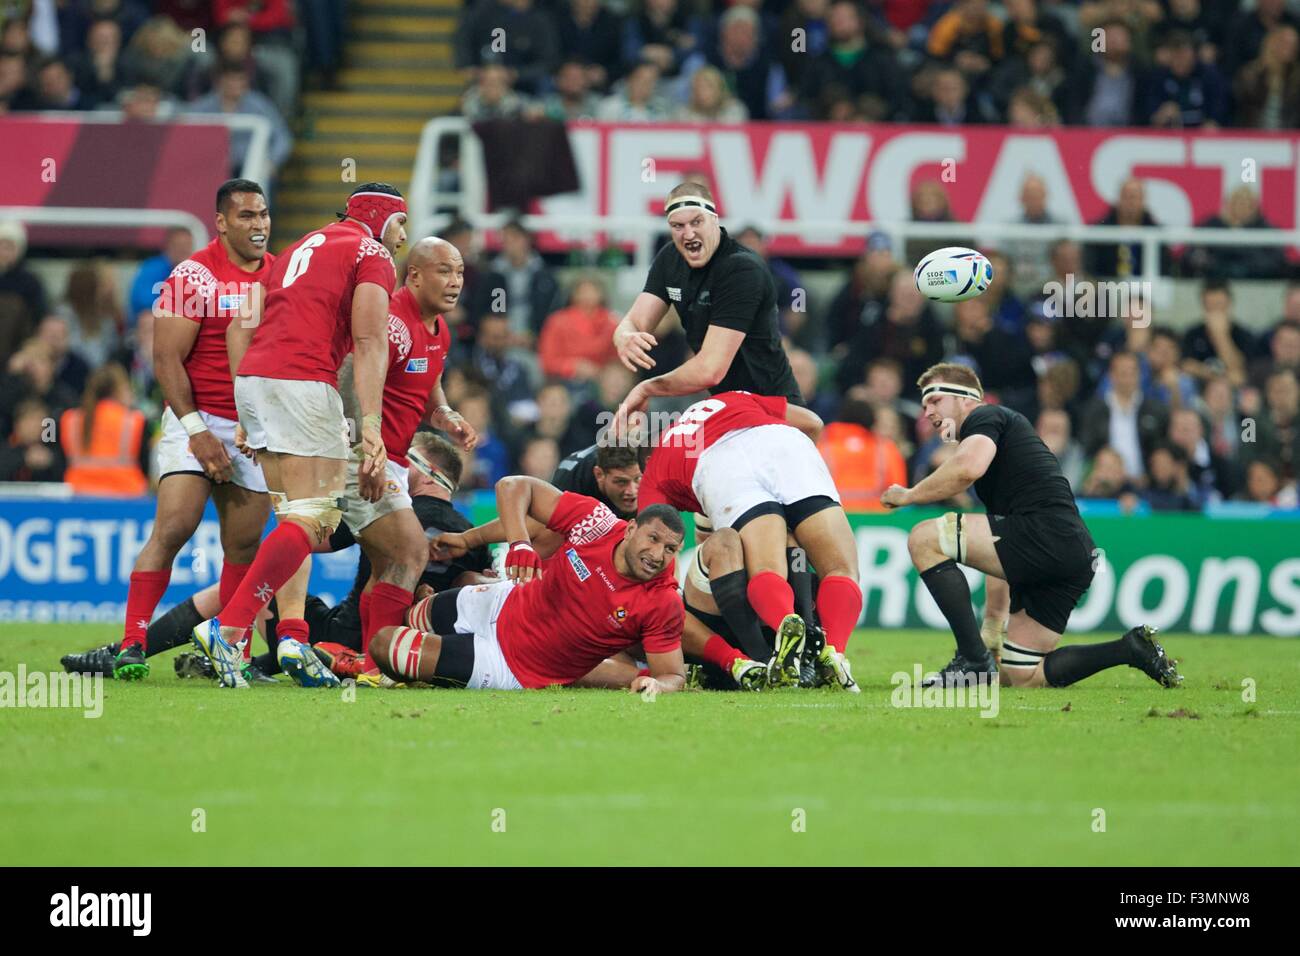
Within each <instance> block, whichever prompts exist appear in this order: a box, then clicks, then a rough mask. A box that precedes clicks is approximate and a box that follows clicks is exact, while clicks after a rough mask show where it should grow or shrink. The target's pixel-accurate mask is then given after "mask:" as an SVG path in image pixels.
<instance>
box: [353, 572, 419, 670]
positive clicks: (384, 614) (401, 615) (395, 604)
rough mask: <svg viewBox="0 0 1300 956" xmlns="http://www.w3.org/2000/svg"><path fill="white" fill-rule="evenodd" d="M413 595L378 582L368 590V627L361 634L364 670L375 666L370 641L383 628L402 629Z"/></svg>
mask: <svg viewBox="0 0 1300 956" xmlns="http://www.w3.org/2000/svg"><path fill="white" fill-rule="evenodd" d="M414 598H415V593H414V592H412V591H408V590H406V588H399V587H398V586H397V585H396V584H388V583H387V582H385V581H380V582H379V583H378V584H376V585H375V586H374V587H373V588H371V590H370V626H369V627H367V628H365V629H364V630H363V631H362V632H361V653H363V654H365V655H366V664H365V666H366V670H372V669H373V668H374V667H375V666H376V664H375V659H374V658H373V657H371V656H370V639H371V637H372V636H374V635H375V634H376V633H378V632H379V630H380V629H382V628H385V627H402V622H403V621H404V620H405V619H406V609H407V608H408V607H410V606H411V601H412V600H413V599H414Z"/></svg>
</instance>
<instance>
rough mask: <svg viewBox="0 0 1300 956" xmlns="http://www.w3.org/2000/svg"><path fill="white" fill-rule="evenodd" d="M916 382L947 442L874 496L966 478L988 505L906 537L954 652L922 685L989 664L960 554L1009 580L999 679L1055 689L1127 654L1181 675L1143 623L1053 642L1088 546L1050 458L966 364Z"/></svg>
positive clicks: (951, 488)
mask: <svg viewBox="0 0 1300 956" xmlns="http://www.w3.org/2000/svg"><path fill="white" fill-rule="evenodd" d="M917 385H919V386H920V388H921V407H922V409H923V411H924V414H925V416H926V418H928V419H929V420H930V424H932V425H933V426H934V428H935V430H936V431H937V432H939V433H940V434H945V433H946V432H950V433H952V434H954V435H955V436H956V439H957V441H958V442H959V444H958V445H957V450H956V452H955V453H954V454H953V455H952V456H951V457H950V458H948V460H947V461H945V462H944V463H943V464H942V465H940V466H939V467H938V468H937V469H935V471H934V473H933V474H931V475H929V476H928V477H926V478H925V479H923V480H922V481H920V482H919V483H917V485H916V486H915V487H913V488H904V487H902V486H901V485H891V486H890V487H889V488H888V489H887V490H886V491H885V494H884V495H883V496H882V498H881V501H882V502H883V503H884V504H885V505H886V507H890V508H901V507H904V506H906V505H924V504H933V503H934V502H938V501H947V500H948V499H950V498H953V497H955V496H957V495H959V494H961V493H962V492H964V491H966V490H967V489H968V488H970V487H971V486H972V485H973V486H974V488H975V493H976V494H978V495H979V499H980V501H982V502H983V503H984V506H985V507H986V508H987V511H988V513H987V514H956V513H954V512H948V513H947V514H945V515H943V516H942V517H939V518H934V519H932V520H927V521H923V522H921V523H920V524H918V525H917V526H916V527H914V528H913V529H912V532H911V534H910V535H908V539H907V547H908V551H910V552H911V555H912V563H913V564H914V565H915V566H916V569H917V571H919V572H920V574H921V580H922V581H923V582H924V583H925V586H926V588H927V589H928V590H929V592H930V595H931V596H932V597H933V598H934V601H935V604H937V605H938V606H939V610H940V611H942V612H943V616H944V617H945V618H946V619H947V621H948V624H949V626H950V627H951V628H952V632H953V637H955V638H956V641H957V653H956V655H955V656H954V657H953V659H952V661H951V662H950V663H949V664H948V666H946V667H945V668H944V669H943V670H942V671H940V672H939V673H938V674H937V675H935V676H934V677H933V678H932V679H931V681H929V683H932V684H933V683H938V684H944V685H947V686H953V685H956V684H958V683H963V684H967V685H969V684H970V683H972V682H979V681H989V680H992V676H993V675H994V674H997V673H999V667H998V665H997V664H996V663H995V662H994V660H993V656H992V654H990V653H989V650H988V648H987V647H986V646H985V642H984V639H983V638H982V637H981V635H980V626H979V624H977V623H976V621H975V612H974V610H973V609H972V607H971V594H970V586H969V585H968V584H967V582H966V576H965V575H964V574H962V571H961V568H959V567H958V564H964V565H966V566H967V567H971V568H976V569H978V570H980V571H983V572H984V573H985V574H986V575H991V576H992V577H993V578H996V579H1000V580H1001V581H1005V582H1007V583H1008V584H1009V585H1010V605H1009V609H1010V620H1009V621H1008V623H1007V629H1006V638H1005V639H1004V641H1003V644H1002V660H1001V668H1000V673H1001V683H1003V684H1007V685H1010V686H1015V687H1043V686H1050V687H1066V686H1068V685H1070V684H1073V683H1075V682H1076V681H1080V680H1083V679H1084V678H1085V677H1089V676H1091V675H1093V674H1095V673H1097V672H1098V671H1100V670H1104V669H1105V668H1108V667H1118V666H1120V665H1124V664H1127V665H1128V666H1129V667H1135V668H1137V669H1138V670H1141V671H1142V672H1143V673H1144V674H1146V675H1147V676H1148V677H1150V678H1151V679H1152V680H1154V681H1156V682H1157V683H1159V684H1161V685H1162V686H1164V687H1174V686H1176V685H1177V684H1178V683H1179V682H1180V681H1181V680H1182V677H1180V676H1179V674H1178V672H1177V670H1176V669H1175V666H1174V662H1173V661H1172V660H1170V659H1169V658H1168V657H1167V656H1166V654H1165V650H1164V648H1163V647H1161V646H1160V644H1159V643H1157V642H1156V641H1155V639H1154V637H1153V635H1154V633H1155V628H1153V627H1150V626H1148V625H1145V624H1140V625H1138V626H1137V627H1135V628H1133V629H1132V630H1130V631H1129V632H1128V633H1126V634H1125V635H1124V636H1123V637H1121V638H1119V639H1118V640H1115V641H1109V642H1107V643H1102V644H1074V645H1071V646H1069V647H1058V645H1059V644H1060V642H1061V635H1062V634H1064V633H1065V628H1066V625H1067V624H1068V623H1069V619H1070V612H1071V611H1072V610H1073V609H1074V607H1075V605H1076V604H1078V602H1079V599H1080V598H1081V597H1083V594H1084V592H1086V591H1087V590H1088V587H1089V586H1090V585H1091V584H1092V578H1093V573H1094V567H1095V564H1094V562H1095V561H1096V556H1097V551H1096V549H1095V548H1094V546H1093V541H1092V535H1091V534H1089V532H1088V528H1087V526H1086V525H1085V524H1084V523H1083V519H1082V518H1081V517H1080V515H1079V508H1078V505H1077V504H1075V500H1074V494H1073V493H1072V492H1071V491H1070V485H1069V483H1068V482H1067V481H1066V480H1065V478H1064V477H1063V476H1062V475H1061V467H1060V465H1059V464H1058V462H1057V460H1056V456H1055V455H1053V454H1052V453H1051V451H1049V450H1048V448H1047V446H1046V445H1044V444H1043V441H1042V439H1041V438H1039V437H1038V435H1037V434H1036V433H1035V431H1034V426H1033V425H1032V424H1030V422H1029V420H1028V419H1026V418H1025V417H1024V416H1023V415H1021V414H1019V413H1018V412H1014V411H1012V410H1010V409H1008V408H1004V407H1002V406H998V405H987V404H985V403H984V389H983V386H982V385H981V384H980V380H979V377H978V376H977V375H976V374H975V373H974V372H973V371H971V369H969V368H967V367H966V366H964V365H953V364H948V363H941V364H939V365H934V366H931V367H930V368H929V369H928V370H927V371H926V372H925V374H923V375H922V376H921V377H920V378H919V379H918V380H917ZM990 590H991V595H990V601H991V602H1000V600H1001V599H1002V596H1001V595H1000V594H998V591H999V588H998V586H997V585H996V584H994V585H992V587H991V588H990Z"/></svg>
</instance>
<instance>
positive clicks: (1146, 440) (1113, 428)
mask: <svg viewBox="0 0 1300 956" xmlns="http://www.w3.org/2000/svg"><path fill="white" fill-rule="evenodd" d="M1110 383H1111V387H1110V389H1109V390H1108V391H1107V392H1106V394H1105V395H1094V396H1093V397H1092V398H1091V399H1090V400H1089V401H1088V402H1087V404H1085V405H1084V408H1083V413H1082V416H1081V419H1082V420H1081V422H1080V425H1081V427H1080V432H1079V440H1080V441H1081V442H1082V443H1083V450H1084V451H1085V452H1087V454H1089V455H1095V454H1097V452H1098V451H1099V450H1100V449H1101V448H1102V447H1103V446H1105V445H1109V446H1110V447H1111V448H1113V449H1115V450H1116V451H1117V452H1119V456H1120V458H1121V459H1122V460H1123V462H1124V473H1125V474H1126V475H1128V477H1129V478H1131V479H1132V480H1133V481H1135V482H1140V481H1142V476H1143V475H1144V474H1145V468H1144V466H1143V462H1144V461H1145V460H1146V456H1147V455H1148V454H1149V453H1150V452H1151V450H1152V449H1154V448H1155V446H1156V444H1157V443H1158V442H1159V441H1160V440H1161V439H1163V438H1164V434H1165V429H1166V426H1167V423H1168V420H1169V413H1168V411H1167V410H1166V409H1165V407H1164V406H1163V405H1161V404H1160V403H1159V402H1157V401H1155V400H1154V399H1151V398H1144V397H1143V395H1142V391H1141V376H1140V373H1139V366H1138V357H1137V356H1136V355H1134V354H1133V353H1132V352H1116V353H1115V354H1114V355H1113V356H1111V359H1110Z"/></svg>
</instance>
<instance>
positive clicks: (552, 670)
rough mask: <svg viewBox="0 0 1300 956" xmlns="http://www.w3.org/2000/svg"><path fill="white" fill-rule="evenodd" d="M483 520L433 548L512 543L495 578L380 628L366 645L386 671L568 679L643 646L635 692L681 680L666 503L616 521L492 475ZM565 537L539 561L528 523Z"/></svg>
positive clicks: (445, 681)
mask: <svg viewBox="0 0 1300 956" xmlns="http://www.w3.org/2000/svg"><path fill="white" fill-rule="evenodd" d="M497 511H498V513H499V514H500V516H501V517H500V518H499V519H498V520H497V521H496V522H493V523H492V526H491V527H493V528H495V529H499V531H500V534H496V535H493V534H485V533H484V532H485V530H486V529H487V528H488V527H489V526H483V527H480V528H472V529H470V530H469V531H466V532H464V533H462V534H454V535H442V536H440V537H439V539H438V540H437V542H436V543H437V544H438V545H439V547H440V548H441V552H440V553H442V554H444V555H445V556H447V557H455V556H456V555H457V554H458V553H464V551H465V550H468V549H470V548H474V547H479V546H481V545H484V544H490V543H493V542H494V541H509V542H510V548H509V551H508V552H507V555H506V566H505V573H506V576H507V580H505V581H503V582H501V583H500V584H489V585H480V586H477V587H468V588H456V589H453V590H451V591H446V592H443V593H442V594H438V595H436V596H434V597H433V598H432V599H430V600H427V601H421V602H419V603H418V604H417V605H416V606H415V607H413V608H412V609H411V618H412V620H413V623H414V625H415V626H412V627H387V628H383V629H381V630H380V631H379V633H378V634H377V635H375V638H374V642H373V643H372V645H371V652H372V654H373V655H374V657H375V659H376V660H377V661H378V662H379V666H380V669H381V670H383V671H384V673H386V674H387V675H388V676H389V677H390V678H391V679H392V680H394V681H420V682H424V683H429V684H434V685H439V686H446V687H470V688H474V689H476V690H482V689H497V690H518V689H520V688H537V687H548V686H550V685H552V684H566V685H567V684H573V683H575V682H577V681H579V680H581V679H582V678H584V677H585V676H586V675H588V674H589V673H590V672H591V671H592V670H593V669H595V668H596V667H597V666H598V665H600V664H602V663H603V662H604V661H605V660H606V659H608V658H610V657H613V656H614V655H616V654H618V652H619V651H622V650H625V649H626V648H628V647H631V646H633V645H638V644H639V645H641V647H642V648H643V649H644V653H645V659H646V661H647V663H648V664H649V673H647V674H641V675H639V676H637V677H636V678H635V679H634V680H633V681H632V682H631V688H632V689H633V690H637V691H640V690H651V691H653V692H657V693H660V692H670V691H677V690H681V688H682V687H683V686H684V685H685V683H686V665H685V663H684V661H683V659H682V647H681V633H682V614H683V612H682V602H681V598H680V597H679V596H678V594H677V582H676V580H675V578H674V577H673V559H674V557H675V556H676V554H677V552H678V550H679V549H680V548H681V545H682V539H683V538H684V536H685V528H684V527H683V525H682V520H681V517H680V516H679V515H678V514H677V513H676V512H675V511H673V509H671V508H669V507H667V506H664V505H660V506H657V507H651V508H643V509H642V510H641V512H640V513H639V514H638V515H637V516H636V518H634V519H632V520H631V521H623V520H621V519H620V518H618V516H616V515H615V514H614V513H613V512H612V511H610V510H609V508H607V507H606V506H605V505H603V504H601V503H600V502H598V501H596V500H595V499H594V498H588V497H586V496H585V495H576V494H573V493H572V492H560V491H558V490H557V489H556V488H554V487H553V486H552V485H549V484H547V483H546V482H544V481H540V480H539V479H536V478H528V477H522V476H514V477H509V478H502V479H501V480H500V481H499V482H497ZM537 525H541V526H543V527H545V528H546V529H547V530H548V531H549V532H550V533H551V534H554V535H559V536H560V537H561V538H562V539H563V544H562V546H561V548H560V549H559V550H558V551H557V552H556V553H555V554H553V555H552V556H551V557H549V558H546V559H545V560H543V559H542V558H541V557H540V556H539V555H538V553H537V551H536V549H535V548H534V547H533V544H532V537H533V536H532V531H531V530H530V529H531V528H534V527H536V526H537Z"/></svg>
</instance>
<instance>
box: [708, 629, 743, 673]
mask: <svg viewBox="0 0 1300 956" xmlns="http://www.w3.org/2000/svg"><path fill="white" fill-rule="evenodd" d="M700 656H701V657H703V658H704V659H705V660H706V661H708V662H709V663H710V664H713V665H714V666H716V667H721V668H722V669H723V670H724V671H726V672H727V673H728V674H730V673H731V665H732V662H733V661H736V660H741V659H743V658H744V656H745V655H744V654H742V653H740V651H738V650H736V649H735V648H734V647H732V646H731V645H730V644H728V643H727V642H726V641H724V640H723V639H722V638H720V637H718V635H716V634H710V635H709V639H708V641H707V642H705V644H704V650H703V651H701V652H700Z"/></svg>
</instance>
